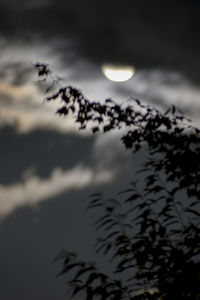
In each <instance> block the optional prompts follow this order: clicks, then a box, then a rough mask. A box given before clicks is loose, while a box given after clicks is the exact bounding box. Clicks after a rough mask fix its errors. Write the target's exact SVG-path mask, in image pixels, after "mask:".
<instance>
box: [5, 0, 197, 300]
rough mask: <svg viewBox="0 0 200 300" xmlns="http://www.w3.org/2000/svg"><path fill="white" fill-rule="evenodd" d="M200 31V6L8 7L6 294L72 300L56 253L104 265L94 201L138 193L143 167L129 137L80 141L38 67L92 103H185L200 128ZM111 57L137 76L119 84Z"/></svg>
mask: <svg viewBox="0 0 200 300" xmlns="http://www.w3.org/2000/svg"><path fill="white" fill-rule="evenodd" d="M199 36H200V1H197V0H196V1H194V0H193V1H192V0H183V1H157V0H155V1H147V0H145V1H144V0H140V1H139V0H138V1H137V0H136V1H132V0H123V1H113V0H112V1H111V0H101V1H100V0H99V1H97V0H96V1H95V0H93V1H92V0H90V1H89V0H85V1H81V0H73V1H64V0H51V1H50V0H40V1H36V0H33V1H30V0H23V1H22V0H18V1H17V0H15V1H14V0H1V1H0V141H1V147H0V218H1V223H0V239H1V248H0V265H1V268H0V282H1V287H0V296H1V297H2V299H4V300H12V299H21V300H25V299H29V300H35V299H38V300H40V299H41V300H44V299H48V300H55V299H57V300H63V299H64V298H65V287H64V284H63V281H64V279H63V280H61V281H60V280H58V279H56V273H57V271H58V269H59V267H58V265H55V264H52V260H53V258H54V257H55V256H56V255H57V254H58V252H59V251H60V250H61V249H62V248H63V247H65V248H67V249H68V248H69V249H70V250H76V251H79V253H80V255H82V257H83V258H93V256H92V244H93V242H94V237H95V235H94V232H93V230H92V229H91V224H92V221H93V219H95V215H91V214H89V213H88V212H86V210H85V207H86V203H85V202H86V200H87V197H88V195H89V194H90V193H91V192H94V191H96V190H103V191H104V190H105V191H106V192H107V193H108V194H109V195H110V194H112V192H114V193H115V192H117V191H118V190H119V189H123V188H124V187H126V184H127V183H128V182H130V181H131V178H132V177H131V176H133V174H134V172H135V170H136V168H137V163H136V162H138V159H135V160H134V158H132V155H130V153H128V152H125V151H124V149H123V147H122V146H121V144H120V141H119V138H120V135H119V134H117V133H115V134H113V135H111V136H110V135H108V136H105V137H104V136H97V137H92V136H90V135H89V134H88V133H86V134H80V133H79V132H78V131H77V129H76V128H75V127H74V125H73V121H72V120H65V119H63V118H58V117H57V116H55V113H54V112H55V110H56V107H57V106H54V105H53V106H51V105H49V106H48V105H44V104H43V103H42V99H43V96H44V95H43V92H42V91H41V88H40V86H38V84H37V83H36V75H35V74H34V71H33V68H32V65H31V63H34V62H36V61H43V62H47V63H50V65H51V66H52V68H53V70H54V71H55V72H56V74H58V75H61V76H64V77H65V79H66V82H67V83H68V82H70V84H73V85H75V86H77V87H78V88H81V89H82V90H83V91H84V93H85V94H86V95H87V96H88V97H90V98H95V99H96V98H97V99H100V100H103V99H104V98H105V97H108V96H112V97H113V98H115V99H116V100H117V101H125V100H126V99H129V98H130V97H132V96H133V97H135V96H136V97H139V98H140V99H142V100H144V101H145V102H148V103H151V104H154V105H156V106H158V107H161V108H166V107H168V106H169V105H170V104H176V105H178V106H180V107H181V108H182V109H183V110H184V111H185V112H186V113H187V114H189V115H190V116H191V117H192V118H194V119H195V121H197V122H198V121H199V113H200V87H199V69H200V55H199V53H200V39H199ZM104 62H112V63H121V64H130V65H133V66H134V67H135V68H136V74H135V76H134V77H133V78H132V79H131V80H130V81H128V82H125V83H120V84H116V83H111V82H109V81H108V80H107V79H105V78H104V77H103V75H102V73H101V69H100V67H101V64H102V63H104ZM140 159H141V158H140Z"/></svg>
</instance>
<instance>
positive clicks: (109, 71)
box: [101, 64, 135, 82]
mask: <svg viewBox="0 0 200 300" xmlns="http://www.w3.org/2000/svg"><path fill="white" fill-rule="evenodd" d="M101 70H102V72H103V74H104V75H105V77H106V78H107V79H109V80H111V81H115V82H123V81H127V80H129V79H131V77H133V75H134V74H135V69H134V68H133V67H131V66H123V65H112V64H103V65H102V67H101Z"/></svg>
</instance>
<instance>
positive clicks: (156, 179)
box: [35, 63, 200, 300]
mask: <svg viewBox="0 0 200 300" xmlns="http://www.w3.org/2000/svg"><path fill="white" fill-rule="evenodd" d="M35 67H36V69H37V70H38V76H39V77H42V78H44V80H46V78H48V76H49V74H50V70H49V69H48V66H47V65H46V64H40V63H37V64H35ZM54 82H55V80H54ZM48 91H49V90H48ZM57 100H59V101H60V102H61V106H60V107H58V109H57V113H58V114H59V115H64V116H66V117H67V116H68V115H72V116H73V117H74V121H75V123H78V124H79V129H80V130H85V129H86V128H90V129H91V131H92V133H93V134H97V133H98V132H103V133H106V132H110V131H112V130H120V129H121V128H123V131H122V136H121V141H122V143H123V144H124V147H125V149H130V150H131V151H132V152H133V154H134V153H136V152H138V151H140V149H142V148H144V147H145V148H146V151H147V153H148V156H147V157H146V160H145V161H144V163H143V166H142V168H141V169H140V171H139V172H138V173H137V175H138V177H137V180H138V182H137V181H135V182H132V183H131V184H129V187H128V188H127V189H126V190H124V191H121V192H119V193H118V194H117V195H116V197H114V198H112V199H106V201H105V199H103V196H102V195H101V194H98V193H97V194H94V195H93V196H92V197H90V199H89V204H88V209H92V210H93V209H98V210H100V211H101V216H100V218H99V219H98V220H97V221H96V222H95V224H94V228H95V230H96V231H97V233H98V238H97V244H96V252H97V253H99V254H102V255H104V256H107V257H109V258H110V264H111V266H112V268H113V272H112V278H111V277H110V276H108V275H106V274H104V273H102V272H100V271H99V270H98V269H97V267H96V266H95V265H91V264H90V263H87V262H82V261H80V260H79V258H78V257H77V256H76V254H74V253H70V252H67V251H66V252H64V253H62V254H61V255H60V256H59V257H58V259H60V260H62V262H63V269H62V271H61V273H60V275H62V276H63V275H67V276H71V278H72V279H71V280H69V282H68V283H69V286H70V287H71V295H72V296H74V295H76V294H78V293H84V295H85V298H86V299H87V300H90V299H93V298H94V299H96V298H97V297H98V298H100V299H102V300H103V299H113V300H114V299H116V300H119V299H124V298H126V299H134V300H136V299H157V300H158V299H164V300H169V299H173V298H176V299H196V300H197V299H200V134H199V133H200V130H199V129H198V128H197V127H195V126H193V124H192V121H190V120H189V119H187V118H186V117H185V116H184V114H183V113H182V112H180V111H179V110H178V109H177V108H176V107H175V106H171V107H170V108H169V109H168V110H167V111H166V112H161V111H159V110H158V109H156V108H155V107H152V106H150V105H146V104H143V103H141V102H140V101H139V100H137V99H133V101H132V103H131V105H127V104H122V105H120V104H118V103H115V102H114V101H113V100H111V99H106V100H105V102H104V103H103V104H102V103H100V102H95V101H89V100H88V99H86V98H85V97H84V95H83V94H82V92H81V91H80V90H78V89H76V88H74V87H71V86H66V87H58V89H57V90H56V91H54V92H52V93H51V94H50V95H48V96H47V97H46V98H45V101H47V102H49V101H57ZM60 102H59V103H60ZM59 105H60V104H59ZM130 181H131V180H130ZM70 274H71V275H70Z"/></svg>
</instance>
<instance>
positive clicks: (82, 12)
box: [1, 0, 200, 82]
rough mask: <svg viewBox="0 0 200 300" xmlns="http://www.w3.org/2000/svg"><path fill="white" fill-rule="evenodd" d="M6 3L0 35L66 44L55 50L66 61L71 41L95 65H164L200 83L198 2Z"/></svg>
mask: <svg viewBox="0 0 200 300" xmlns="http://www.w3.org/2000/svg"><path fill="white" fill-rule="evenodd" d="M25 3H26V5H24V4H25ZM3 4H4V5H2V10H1V11H2V13H1V14H2V18H3V19H4V21H3V24H4V26H2V28H1V32H2V35H4V36H5V35H6V36H8V34H9V36H10V37H12V38H14V39H18V40H19V37H20V39H23V40H26V43H30V44H33V41H34V39H37V40H38V41H40V42H41V41H45V42H46V43H48V44H49V45H50V44H51V41H53V40H54V41H55V39H56V40H57V42H58V41H59V40H60V41H62V45H61V44H60V43H57V46H56V45H55V44H54V47H55V48H56V51H57V53H59V51H60V54H59V55H61V56H62V59H63V62H64V61H65V59H66V56H67V50H68V43H69V42H70V43H72V44H73V46H74V50H75V51H76V53H77V55H78V56H79V57H82V58H84V59H86V60H89V61H92V62H93V63H94V64H101V63H102V62H104V61H107V60H111V61H115V62H116V61H118V62H126V63H130V64H133V65H135V66H136V67H137V68H152V67H153V68H155V67H161V68H163V69H166V70H170V69H172V70H177V71H180V72H183V73H184V74H185V75H186V77H188V78H190V79H191V80H194V81H196V82H199V76H198V70H199V67H200V59H199V51H200V42H199V33H200V2H199V1H175V2H171V1H164V2H162V3H161V2H160V1H154V4H152V3H151V2H149V1H141V0H140V1H131V2H130V1H128V0H125V1H123V2H121V1H115V2H113V1H111V0H109V1H106V0H102V1H91V0H86V1H79V0H77V1H67V2H66V1H62V0H60V1H55V0H54V1H48V2H47V1H41V5H40V6H37V5H36V6H34V7H32V6H31V5H32V1H26V2H25V1H24V2H22V4H21V2H20V5H19V3H18V2H17V1H12V5H11V4H9V2H6V1H3ZM28 4H29V5H30V6H29V5H28ZM16 11H17V13H16ZM5 13H7V17H6V18H4V15H5ZM65 41H68V42H67V43H65Z"/></svg>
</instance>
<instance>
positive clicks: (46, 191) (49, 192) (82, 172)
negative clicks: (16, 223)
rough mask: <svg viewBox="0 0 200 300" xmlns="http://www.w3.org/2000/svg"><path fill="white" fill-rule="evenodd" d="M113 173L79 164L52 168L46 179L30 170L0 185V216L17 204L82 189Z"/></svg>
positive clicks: (111, 177)
mask: <svg viewBox="0 0 200 300" xmlns="http://www.w3.org/2000/svg"><path fill="white" fill-rule="evenodd" d="M28 173H29V172H27V174H28ZM113 176H114V173H113V172H112V171H111V170H108V169H98V170H92V169H90V168H84V167H83V166H81V165H78V166H75V167H74V168H72V169H70V170H68V171H63V170H62V169H60V168H55V169H54V170H53V171H52V173H51V174H50V176H49V177H48V178H46V179H41V178H39V177H38V176H36V175H34V174H31V172H30V174H29V175H27V176H26V178H25V179H24V180H23V181H22V182H17V183H15V184H10V185H0V218H1V219H2V218H5V217H6V216H8V215H9V214H11V213H12V212H14V211H15V210H16V209H17V208H19V207H22V206H24V205H30V206H34V205H36V204H38V203H40V202H42V201H45V200H48V199H49V198H52V197H55V196H57V195H59V194H61V193H63V192H68V191H70V190H72V189H83V188H85V187H86V186H91V185H98V184H102V183H105V182H109V181H111V180H112V179H113Z"/></svg>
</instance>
